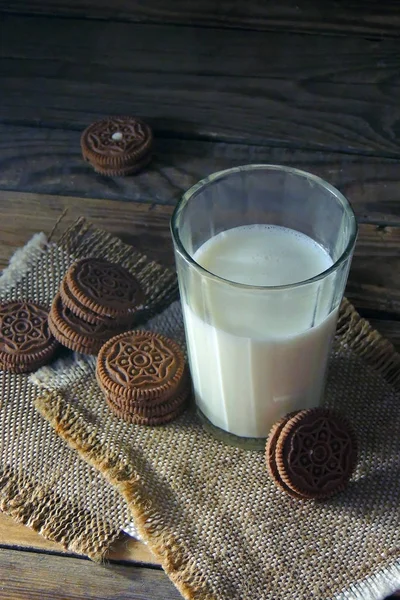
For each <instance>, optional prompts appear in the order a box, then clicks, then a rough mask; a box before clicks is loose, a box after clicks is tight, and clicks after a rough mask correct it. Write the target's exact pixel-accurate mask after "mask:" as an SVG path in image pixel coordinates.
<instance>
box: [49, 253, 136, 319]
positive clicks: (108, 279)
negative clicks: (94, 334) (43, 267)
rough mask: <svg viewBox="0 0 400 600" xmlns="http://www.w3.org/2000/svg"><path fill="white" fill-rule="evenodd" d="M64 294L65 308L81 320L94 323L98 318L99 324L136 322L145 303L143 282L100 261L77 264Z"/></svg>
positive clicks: (66, 283) (86, 259)
mask: <svg viewBox="0 0 400 600" xmlns="http://www.w3.org/2000/svg"><path fill="white" fill-rule="evenodd" d="M67 290H68V291H67ZM60 293H61V297H62V299H63V302H64V304H65V305H66V306H67V307H68V308H69V309H70V310H72V312H74V313H75V314H77V316H79V317H81V318H82V319H84V320H88V317H89V320H91V318H92V316H93V314H94V315H97V317H98V320H97V322H99V321H103V320H104V319H107V318H109V319H118V320H120V322H122V321H124V322H126V321H129V320H132V319H133V317H134V315H135V313H136V312H137V311H138V310H140V309H141V308H143V302H144V294H143V291H142V288H141V287H140V284H139V282H138V281H137V279H136V278H135V277H134V276H133V275H132V274H131V273H130V272H129V271H128V270H127V269H125V268H124V267H122V266H120V265H117V264H115V263H111V262H109V261H107V260H102V259H98V258H84V259H82V260H79V261H77V262H76V263H74V264H73V265H72V266H71V267H70V268H69V269H68V271H67V273H66V275H65V278H64V285H63V286H62V289H61V290H60ZM71 298H73V299H74V301H72V302H71ZM80 307H83V308H82V310H81V308H80ZM86 314H87V315H88V316H87V317H86V318H85V315H86Z"/></svg>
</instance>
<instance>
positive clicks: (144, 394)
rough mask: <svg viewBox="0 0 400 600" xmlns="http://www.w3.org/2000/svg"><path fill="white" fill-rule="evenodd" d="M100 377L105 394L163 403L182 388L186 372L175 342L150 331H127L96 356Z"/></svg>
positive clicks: (184, 363) (183, 359) (131, 399)
mask: <svg viewBox="0 0 400 600" xmlns="http://www.w3.org/2000/svg"><path fill="white" fill-rule="evenodd" d="M96 372H97V379H98V381H99V384H100V387H101V388H102V389H103V391H105V392H106V393H107V392H108V393H111V394H113V395H114V396H117V397H121V398H124V399H126V400H130V401H132V402H135V401H137V402H138V403H140V402H143V401H146V400H153V401H155V400H158V401H159V402H160V403H161V402H164V401H165V400H167V399H170V398H171V396H172V395H173V394H174V393H176V392H177V391H178V390H179V387H180V385H181V383H182V381H183V379H184V377H185V375H186V373H187V370H186V361H185V356H184V354H183V352H182V350H181V349H180V347H179V346H178V344H177V343H176V342H174V341H173V340H171V339H169V338H167V337H165V336H163V335H161V334H158V333H153V332H151V331H141V330H137V331H128V332H126V333H122V334H120V335H118V336H115V337H113V338H111V340H109V341H108V342H106V343H105V344H104V346H103V347H102V348H101V350H100V352H99V354H98V357H97V371H96Z"/></svg>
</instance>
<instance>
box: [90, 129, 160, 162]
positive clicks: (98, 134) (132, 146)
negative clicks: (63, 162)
mask: <svg viewBox="0 0 400 600" xmlns="http://www.w3.org/2000/svg"><path fill="white" fill-rule="evenodd" d="M152 142H153V134H152V131H151V129H150V127H149V126H148V125H147V124H146V123H144V121H142V120H141V119H137V118H133V117H109V118H108V119H103V120H102V121H96V122H95V123H92V124H91V125H89V127H87V128H86V129H85V131H84V132H83V134H82V138H81V145H82V151H83V153H84V154H85V155H86V156H88V157H89V158H92V159H95V160H96V159H97V160H100V161H101V160H102V159H103V158H105V159H107V160H110V159H111V160H112V159H115V161H116V162H115V163H113V164H114V165H115V166H119V165H122V164H125V163H126V162H127V161H128V160H129V161H132V160H135V159H136V160H140V158H142V157H143V156H144V155H146V154H147V153H148V152H149V151H150V149H151V146H152Z"/></svg>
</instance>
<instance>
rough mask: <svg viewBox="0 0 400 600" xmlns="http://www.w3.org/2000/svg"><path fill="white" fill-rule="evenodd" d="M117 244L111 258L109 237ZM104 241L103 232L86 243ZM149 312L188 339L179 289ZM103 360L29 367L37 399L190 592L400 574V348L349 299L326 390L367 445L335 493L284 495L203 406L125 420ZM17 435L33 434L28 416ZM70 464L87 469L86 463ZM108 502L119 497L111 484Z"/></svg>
mask: <svg viewBox="0 0 400 600" xmlns="http://www.w3.org/2000/svg"><path fill="white" fill-rule="evenodd" d="M107 239H108V240H109V241H110V238H107ZM114 243H115V244H116V247H118V248H120V247H121V246H119V245H117V242H114ZM63 244H64V245H61V248H60V247H52V249H51V250H49V249H45V250H44V252H43V256H42V258H41V260H42V261H43V262H42V275H41V277H42V278H43V274H44V273H47V274H51V273H52V272H54V271H55V272H57V271H58V269H59V264H60V263H59V262H58V261H60V260H61V259H60V258H59V257H60V256H61V255H64V253H65V254H66V253H67V251H68V252H71V249H68V250H67V248H68V245H66V244H65V242H64V243H63ZM107 247H108V248H109V254H108V256H109V257H111V258H112V257H113V256H114V255H113V250H112V244H111V241H110V245H109V246H107ZM74 252H75V253H76V252H77V248H76V247H75V250H74ZM98 252H101V253H102V252H104V248H103V247H102V246H101V245H100V246H99V245H97V246H92V247H91V248H90V250H89V248H88V247H87V248H86V249H85V251H84V253H85V254H86V255H87V254H89V253H91V254H92V255H98V254H97V253H98ZM49 253H53V254H52V256H51V257H50V254H49ZM44 256H46V257H47V258H46V259H45V258H44ZM116 256H117V253H116V254H115V257H116ZM65 260H66V262H68V260H67V259H65ZM60 270H61V271H62V270H63V269H62V268H60ZM35 273H36V275H37V276H38V275H39V271H38V270H36V271H35ZM47 285H48V284H47ZM167 297H168V298H170V297H171V296H170V295H167ZM146 326H147V327H150V328H151V329H153V330H157V331H159V332H161V333H165V334H166V335H169V336H170V337H173V338H175V339H176V340H178V341H179V342H181V343H182V344H183V343H184V335H183V327H182V316H181V311H180V306H179V303H178V302H175V303H173V304H171V305H170V306H169V307H168V308H166V309H165V310H164V312H162V313H161V314H160V315H158V316H156V317H154V318H153V319H152V320H151V321H150V322H149V323H148V324H147V325H146ZM94 371H95V362H94V359H92V358H85V357H82V356H79V355H75V356H74V355H72V354H68V355H67V356H64V357H60V358H59V360H58V361H56V362H54V363H53V364H52V365H50V366H48V367H44V368H43V369H41V370H40V371H38V372H37V373H36V374H35V375H33V376H31V377H30V382H31V384H32V385H34V386H36V387H35V390H36V391H35V392H34V393H33V394H32V400H33V402H34V404H35V406H36V407H37V409H38V411H39V412H40V413H41V415H43V416H44V417H45V419H46V420H47V421H48V422H49V423H50V424H51V425H52V426H53V428H54V430H55V431H56V432H57V434H58V435H59V436H60V437H62V438H63V439H64V440H66V442H67V443H68V445H69V446H70V447H71V448H73V449H75V450H77V453H76V456H78V454H79V455H80V456H81V457H82V458H83V459H84V460H85V461H86V462H87V463H88V464H89V465H91V467H94V468H95V469H96V470H97V471H98V472H99V473H102V474H103V475H104V479H106V480H107V481H108V482H109V483H110V484H111V487H112V489H113V490H114V491H116V492H118V493H119V494H120V496H121V498H124V500H125V504H123V503H122V502H121V501H120V502H119V503H118V501H117V503H116V505H115V506H114V513H113V514H112V515H111V514H110V515H108V513H105V512H103V513H101V514H102V515H104V516H105V515H106V514H107V515H108V516H109V521H110V522H111V523H112V526H113V527H114V530H116V529H118V528H119V527H120V526H121V525H122V523H123V521H124V520H126V518H127V516H128V514H127V512H126V507H128V508H129V511H130V514H131V515H132V517H133V519H134V522H135V526H136V528H137V530H138V532H139V534H140V536H141V538H142V539H144V540H145V541H146V542H147V543H148V545H149V547H150V548H151V549H152V551H153V552H154V554H155V555H156V556H157V557H158V559H159V560H160V561H161V562H162V564H163V566H164V569H165V571H166V572H167V573H168V575H169V576H170V578H171V579H172V580H173V581H174V583H175V584H176V586H177V587H178V588H179V590H180V591H181V593H182V594H183V595H184V596H185V597H186V598H190V599H196V600H197V599H199V600H200V599H201V600H212V599H213V600H254V599H256V600H276V599H278V598H279V599H280V600H289V599H290V600H293V599H297V600H305V599H307V600H309V599H310V598H311V599H314V600H334V599H337V600H339V599H340V600H351V599H357V600H378V599H379V598H383V597H384V596H385V595H387V594H388V593H390V592H391V591H393V590H394V589H396V587H400V506H399V498H400V461H399V456H400V435H399V431H400V404H399V401H400V391H399V388H400V357H399V355H397V354H396V353H395V352H394V350H393V348H392V346H391V345H390V344H389V342H387V341H385V340H383V339H382V338H381V337H380V336H379V335H378V334H377V333H376V332H374V331H373V330H372V329H371V328H370V327H369V325H368V324H367V323H366V322H365V321H363V320H362V319H360V318H359V316H358V315H357V313H356V312H355V311H354V309H353V308H352V307H351V306H350V305H349V304H348V303H347V302H344V304H343V306H342V309H341V313H340V319H339V324H338V331H337V336H336V340H335V345H334V349H333V351H332V355H331V361H330V370H329V377H328V383H327V390H326V394H325V403H326V404H327V405H328V406H331V407H335V408H337V409H340V410H342V411H343V412H344V413H345V414H347V415H348V417H349V418H350V419H351V420H352V422H353V424H354V426H355V428H356V430H357V433H358V437H359V442H360V459H359V463H358V467H357V471H356V474H355V477H354V479H353V481H352V482H351V484H350V485H349V486H348V488H347V489H346V490H345V491H344V492H343V493H341V494H340V495H338V496H336V497H334V498H332V499H330V500H327V501H324V502H313V501H295V500H293V499H291V498H290V497H288V496H286V495H284V494H283V493H282V492H280V491H279V490H278V489H277V488H276V487H275V486H274V484H273V483H272V482H271V480H270V479H269V478H268V475H267V472H266V469H265V464H264V456H263V453H262V452H255V451H246V450H240V449H236V448H232V447H229V446H226V445H224V444H223V443H222V442H219V441H216V440H214V439H213V438H212V437H211V436H209V435H208V434H207V433H205V432H204V431H203V429H202V427H201V425H200V424H199V422H198V420H197V418H196V416H195V413H194V411H193V409H191V410H189V411H187V412H186V413H184V414H183V415H182V416H181V417H180V418H179V419H178V420H177V421H175V422H174V423H171V424H169V425H167V426H164V427H154V428H149V427H143V426H142V427H141V426H135V425H127V424H125V423H123V422H121V421H119V420H118V419H117V418H116V417H114V416H113V415H112V414H111V413H110V411H109V410H108V409H107V406H106V404H105V402H104V399H103V397H102V394H101V392H100V390H99V388H98V386H97V384H96V381H95V376H94ZM243 400H244V401H246V399H245V398H244V399H243ZM23 401H24V402H26V404H29V402H28V401H27V400H23ZM44 435H45V436H47V435H49V432H48V430H47V429H46V433H45V434H42V436H44ZM20 439H21V444H23V443H24V442H23V440H24V439H25V437H24V432H23V430H21V432H20ZM45 440H46V441H47V438H46V437H42V444H41V448H43V447H44V445H45V444H44V442H45ZM65 452H66V450H65ZM81 468H83V467H81ZM40 475H41V474H40V473H39V474H38V476H37V479H38V480H39V477H40ZM73 475H74V480H79V478H80V474H79V472H78V470H77V467H76V470H75V471H74V472H73ZM37 483H39V481H37ZM106 489H109V488H104V490H106ZM101 493H103V488H102V490H101ZM109 493H111V492H109ZM67 496H68V494H65V496H64V497H67ZM104 503H105V504H106V506H107V508H109V507H110V503H109V499H108V498H107V497H105V498H104ZM21 504H23V501H21ZM84 506H85V505H84V503H82V511H83V512H84V508H83V507H84ZM47 507H48V504H47V505H46V507H45V508H47ZM96 508H99V507H98V506H97V507H96ZM45 512H46V511H45V509H43V510H42V513H41V514H42V515H43V514H44V513H45ZM93 512H96V511H93ZM96 514H100V513H96ZM75 515H76V513H75ZM55 522H57V521H56V519H55ZM70 523H71V525H70V527H71V528H72V524H73V525H74V527H77V526H79V525H80V527H81V536H82V539H85V541H86V551H87V553H88V554H90V555H91V556H95V557H96V556H98V554H99V553H98V552H97V550H96V548H95V547H94V546H93V540H92V538H91V534H90V531H89V530H86V531H85V526H86V525H87V521H85V519H84V516H82V515H80V514H79V515H77V516H75V518H74V520H73V521H70ZM65 528H66V526H65V524H64V529H65ZM85 536H86V537H85ZM110 538H111V536H110V537H109V538H108V539H110ZM103 539H104V538H103ZM106 544H107V540H106V541H105V543H104V545H103V547H104V546H105V545H106Z"/></svg>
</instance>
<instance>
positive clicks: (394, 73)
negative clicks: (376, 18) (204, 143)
mask: <svg viewBox="0 0 400 600" xmlns="http://www.w3.org/2000/svg"><path fill="white" fill-rule="evenodd" d="M73 32H74V43H73V44H71V34H72V33H73ZM44 33H45V34H46V35H45V36H44V35H43V34H44ZM16 35H17V36H18V40H17V43H16V40H15V36H16ZM2 45H3V50H2V54H3V56H4V57H9V58H11V59H13V61H14V65H15V61H18V60H21V59H29V61H27V62H26V65H27V67H28V70H29V71H32V62H33V61H38V60H40V61H43V62H44V63H45V64H46V66H47V71H46V73H47V75H48V76H53V75H54V76H56V77H57V76H59V73H58V61H63V62H64V73H63V75H64V76H66V75H67V74H68V73H71V72H73V71H75V69H76V68H77V67H78V66H79V65H82V63H83V64H85V63H86V65H87V66H86V69H87V71H89V69H90V76H91V77H93V75H95V76H98V74H99V72H100V71H103V73H102V74H103V75H104V74H106V73H105V72H108V71H109V70H110V69H113V70H118V71H122V70H123V71H124V72H126V71H127V72H142V73H153V74H155V73H169V74H177V75H178V74H179V75H187V74H196V75H197V76H201V77H204V76H209V75H215V76H218V77H226V76H232V77H267V78H271V79H288V80H294V81H310V80H313V81H316V82H331V83H380V84H382V85H383V84H387V83H388V80H389V79H390V84H392V85H393V84H396V83H397V84H398V83H399V65H400V57H399V40H397V39H392V38H387V37H380V38H372V39H371V38H364V37H358V36H354V35H347V36H345V37H342V36H337V35H329V36H323V35H315V36H309V35H304V34H296V33H286V32H284V31H280V32H277V31H270V32H268V33H265V32H257V31H253V32H252V33H249V32H248V31H241V30H232V29H231V30H229V29H213V28H200V29H199V28H196V27H190V26H187V27H176V26H171V25H146V26H144V25H141V24H139V25H138V24H132V23H120V22H112V21H111V22H110V21H107V22H101V21H100V22H99V21H85V20H82V19H60V18H46V17H26V16H24V17H21V16H17V15H4V16H3V29H2ZM110 46H112V52H110ZM50 50H51V54H50V53H49V51H50ZM272 56H273V60H271V57H272ZM216 58H217V60H216ZM56 61H57V62H56ZM12 64H13V63H10V68H11V69H12ZM16 64H18V62H17V63H16ZM3 68H4V70H5V72H6V67H5V66H4V67H3ZM81 69H82V66H81ZM104 71H105V72H104ZM27 74H28V73H27Z"/></svg>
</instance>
